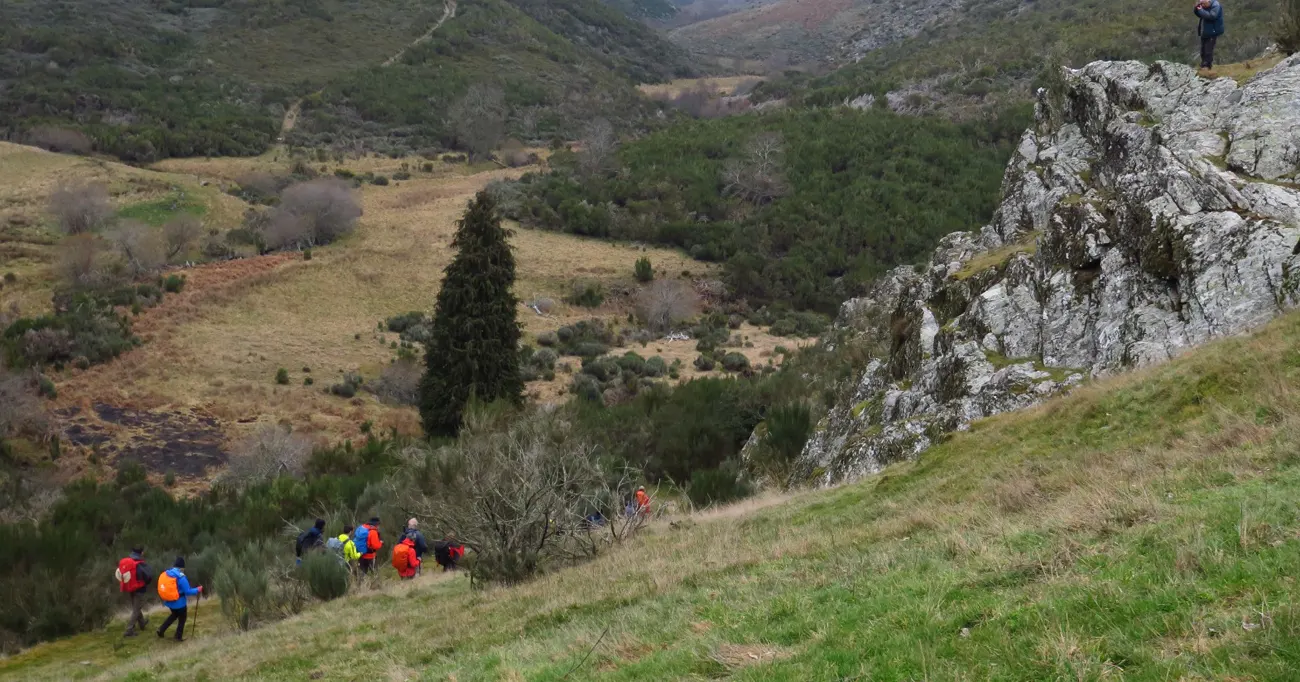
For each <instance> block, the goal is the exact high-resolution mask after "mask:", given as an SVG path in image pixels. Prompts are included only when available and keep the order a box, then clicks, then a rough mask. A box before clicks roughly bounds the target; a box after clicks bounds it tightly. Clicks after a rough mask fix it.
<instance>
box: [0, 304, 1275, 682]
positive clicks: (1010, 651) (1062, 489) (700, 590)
mask: <svg viewBox="0 0 1300 682" xmlns="http://www.w3.org/2000/svg"><path fill="white" fill-rule="evenodd" d="M1298 341H1300V316H1298V315H1295V314H1292V315H1288V316H1286V317H1283V318H1281V319H1280V320H1278V321H1276V322H1274V323H1273V324H1271V325H1269V326H1268V327H1266V328H1264V329H1263V330H1262V331H1260V332H1259V333H1257V334H1255V335H1253V336H1250V337H1239V338H1233V339H1229V340H1225V341H1220V342H1217V343H1215V344H1212V345H1209V346H1206V347H1203V348H1201V349H1199V350H1197V351H1195V352H1194V353H1192V354H1189V355H1187V356H1185V357H1183V358H1180V359H1178V360H1175V361H1173V362H1171V363H1168V364H1166V365H1163V366H1161V367H1158V368H1155V369H1151V370H1145V371H1142V372H1139V373H1135V374H1132V375H1128V376H1124V377H1120V378H1117V379H1113V380H1108V381H1103V382H1098V383H1096V384H1093V385H1090V386H1086V387H1083V388H1080V389H1077V390H1076V391H1075V393H1074V394H1073V395H1070V396H1068V397H1064V398H1058V399H1056V400H1054V401H1052V402H1050V403H1048V404H1047V405H1044V406H1042V407H1039V408H1035V409H1033V410H1030V411H1027V412H1022V413H1017V414H1013V415H1004V416H1001V417H996V418H993V419H990V420H986V421H983V422H979V423H977V424H975V425H974V426H973V428H972V429H971V431H970V432H967V433H962V434H959V435H956V436H954V437H953V438H951V440H948V441H947V442H945V443H943V444H942V445H940V446H938V447H936V448H935V449H933V450H931V451H930V452H928V453H927V454H926V455H925V456H924V458H923V459H922V460H921V461H920V462H917V463H908V464H900V465H894V466H892V467H890V468H888V469H886V470H885V471H884V472H883V474H882V475H880V476H877V477H874V478H872V479H869V480H867V481H865V482H862V483H860V484H856V485H851V486H846V487H842V488H839V489H836V490H831V491H825V492H818V493H806V494H801V495H798V496H795V497H794V498H793V499H791V500H789V501H788V502H786V503H784V504H780V505H778V506H771V507H768V508H763V509H754V508H749V509H746V508H734V509H724V510H721V511H718V512H715V513H711V514H704V515H702V516H699V517H695V518H693V519H689V520H687V519H681V521H682V523H680V524H677V525H676V526H675V527H670V526H668V525H656V526H655V527H653V529H652V530H651V531H650V532H648V533H647V534H645V535H643V536H642V537H640V538H638V539H636V540H635V541H633V542H632V544H630V545H629V546H626V547H624V548H622V549H621V550H617V551H615V552H614V553H612V554H609V555H607V556H605V557H603V558H601V559H599V560H597V561H595V562H593V563H591V564H588V565H586V566H583V567H579V568H576V569H569V570H562V571H558V572H556V573H554V574H552V575H549V576H546V577H544V578H542V579H539V580H537V581H534V582H531V583H528V584H525V585H522V586H520V587H516V588H510V589H496V590H491V591H488V592H471V591H469V589H468V586H467V584H466V581H464V580H463V579H460V578H456V579H451V580H445V579H437V578H430V577H425V578H423V579H422V580H419V581H417V582H416V583H414V584H405V585H402V586H400V587H396V586H394V587H393V588H392V589H388V590H385V591H383V592H379V593H370V594H367V595H365V596H362V597H359V598H348V599H346V600H345V601H341V602H335V603H332V604H330V605H327V606H322V607H319V608H315V609H313V610H311V611H309V612H307V613H305V614H303V615H301V616H298V617H296V618H293V619H290V620H288V621H285V622H282V623H280V624H278V625H273V626H268V627H265V628H263V629H261V630H259V631H257V632H256V633H255V634H253V635H252V636H239V635H233V634H222V635H215V636H214V635H212V634H211V633H212V632H213V630H212V627H213V626H212V621H211V620H207V621H205V622H207V625H202V626H201V627H203V628H204V630H203V631H201V634H200V635H199V637H198V638H197V639H196V640H194V641H192V642H191V643H189V644H186V645H184V646H179V647H172V646H166V645H165V644H164V643H161V642H158V641H157V640H155V639H153V638H140V639H138V640H131V641H128V642H125V643H124V644H120V642H121V640H120V639H119V637H118V633H117V631H116V630H117V629H116V626H113V627H111V628H110V629H109V631H108V632H106V633H100V634H89V635H83V636H80V637H76V638H73V639H70V640H67V641H63V642H57V643H53V644H50V645H44V646H40V647H37V648H35V649H32V650H30V651H28V652H26V653H23V654H20V655H18V656H15V657H12V658H9V659H5V660H0V677H4V678H5V679H24V680H31V679H65V678H69V677H73V676H88V675H97V676H100V677H102V678H104V679H125V678H129V679H150V680H156V679H215V678H218V677H220V678H223V679H284V678H287V677H306V676H310V677H312V678H313V679H353V678H355V677H356V676H357V674H358V673H357V666H358V665H363V666H366V669H367V671H368V674H386V675H389V676H390V677H393V678H395V679H397V678H400V679H409V678H414V677H417V676H423V677H429V678H437V679H444V678H451V677H454V678H455V679H457V680H462V681H464V680H487V679H531V680H558V679H570V680H575V679H577V680H581V679H593V680H594V679H610V680H615V679H617V680H632V679H647V680H649V679H655V680H663V679H698V678H702V677H728V678H729V679H736V680H759V679H762V680H807V679H844V678H850V679H852V678H854V677H857V678H860V679H866V678H870V679H877V680H904V679H920V678H932V679H981V680H1026V679H1034V680H1039V679H1102V678H1108V677H1113V676H1120V675H1122V676H1123V678H1124V679H1128V680H1166V679H1188V680H1198V679H1225V678H1226V677H1227V676H1233V677H1234V678H1236V679H1284V678H1287V677H1288V676H1289V675H1290V674H1291V672H1292V671H1294V670H1295V666H1296V665H1297V664H1300V649H1298V648H1297V646H1296V642H1297V641H1300V638H1298V636H1300V611H1297V609H1296V606H1295V603H1296V598H1297V597H1298V596H1300V595H1298V594H1297V591H1298V590H1297V586H1296V582H1295V580H1294V579H1293V578H1292V576H1294V575H1295V574H1296V572H1297V570H1300V541H1298V540H1297V534H1298V533H1300V523H1298V522H1297V517H1296V509H1295V502H1294V501H1295V499H1297V497H1296V496H1297V493H1300V469H1298V468H1297V464H1300V458H1297V456H1296V453H1297V452H1300V392H1297V391H1296V389H1295V384H1296V381H1297V380H1300V355H1298V354H1297V353H1296V352H1295V350H1294V349H1295V347H1296V344H1297V342H1298ZM204 610H205V613H204V617H205V618H212V616H211V615H210V614H211V613H213V612H214V611H215V610H214V609H212V608H211V607H210V606H205V607H204ZM202 632H206V633H208V634H202Z"/></svg>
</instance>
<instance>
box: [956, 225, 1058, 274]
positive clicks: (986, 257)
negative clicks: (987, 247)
mask: <svg viewBox="0 0 1300 682" xmlns="http://www.w3.org/2000/svg"><path fill="white" fill-rule="evenodd" d="M1037 250H1038V233H1037V232H1034V233H1031V234H1029V235H1026V236H1025V238H1024V239H1022V240H1020V241H1019V242H1016V243H1014V244H1007V245H1005V246H1001V247H998V248H996V249H993V250H992V251H986V252H984V253H981V254H979V255H977V256H975V257H974V258H971V259H970V260H968V261H966V262H965V263H964V264H963V265H962V268H961V270H958V271H957V272H956V274H954V275H953V278H954V279H959V280H963V279H970V278H971V277H974V276H975V275H978V274H980V273H981V272H984V271H985V270H988V269H989V268H996V267H1001V266H1002V265H1003V264H1004V263H1006V262H1007V261H1010V260H1011V259H1012V258H1013V257H1014V256H1015V255H1016V254H1018V253H1027V254H1033V253H1034V252H1036V251H1037Z"/></svg>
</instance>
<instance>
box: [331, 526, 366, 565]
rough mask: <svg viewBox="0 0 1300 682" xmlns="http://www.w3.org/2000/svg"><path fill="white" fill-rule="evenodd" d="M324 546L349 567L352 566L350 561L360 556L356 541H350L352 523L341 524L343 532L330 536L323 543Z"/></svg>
mask: <svg viewBox="0 0 1300 682" xmlns="http://www.w3.org/2000/svg"><path fill="white" fill-rule="evenodd" d="M325 548H326V549H328V550H330V551H332V552H334V553H335V554H336V555H338V558H339V561H342V562H343V565H344V566H347V567H348V568H349V569H351V568H353V564H352V562H354V561H356V560H357V559H360V558H361V553H360V552H358V551H357V543H355V542H353V541H352V524H350V523H349V524H345V525H344V526H343V534H342V535H340V536H338V537H336V538H330V539H329V541H328V542H326V543H325Z"/></svg>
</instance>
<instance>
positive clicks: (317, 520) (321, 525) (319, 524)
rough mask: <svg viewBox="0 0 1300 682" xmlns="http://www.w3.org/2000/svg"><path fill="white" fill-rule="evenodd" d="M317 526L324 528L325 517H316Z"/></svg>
mask: <svg viewBox="0 0 1300 682" xmlns="http://www.w3.org/2000/svg"><path fill="white" fill-rule="evenodd" d="M316 527H317V528H324V527H325V519H316Z"/></svg>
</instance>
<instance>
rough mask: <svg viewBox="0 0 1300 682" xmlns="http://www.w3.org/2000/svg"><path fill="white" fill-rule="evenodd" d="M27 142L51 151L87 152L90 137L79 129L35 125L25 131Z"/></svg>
mask: <svg viewBox="0 0 1300 682" xmlns="http://www.w3.org/2000/svg"><path fill="white" fill-rule="evenodd" d="M26 141H27V144H30V145H32V146H33V147H40V148H41V149H46V150H49V151H52V152H60V153H65V154H89V153H90V151H91V148H92V144H91V142H90V138H89V137H86V135H85V134H84V133H82V132H81V131H79V130H72V129H71V128H60V127H58V126H36V127H35V128H32V129H31V130H30V131H28V132H27V137H26Z"/></svg>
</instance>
